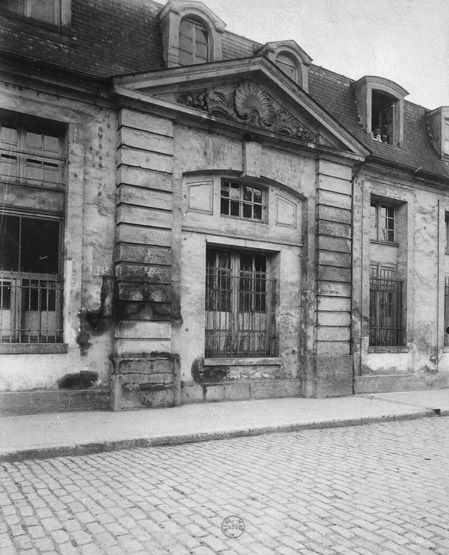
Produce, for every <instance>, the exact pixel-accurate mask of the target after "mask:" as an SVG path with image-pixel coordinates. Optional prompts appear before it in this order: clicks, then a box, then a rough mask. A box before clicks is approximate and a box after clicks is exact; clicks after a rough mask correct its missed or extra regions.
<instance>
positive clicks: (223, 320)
mask: <svg viewBox="0 0 449 555" xmlns="http://www.w3.org/2000/svg"><path fill="white" fill-rule="evenodd" d="M275 309H276V281H275V280H274V279H273V278H272V276H271V273H270V258H269V256H266V255H265V254H259V253H255V252H250V251H238V250H226V249H219V248H209V249H208V250H207V255H206V303H205V310H206V349H205V351H206V352H205V354H206V357H271V356H276V355H277V337H276V319H275Z"/></svg>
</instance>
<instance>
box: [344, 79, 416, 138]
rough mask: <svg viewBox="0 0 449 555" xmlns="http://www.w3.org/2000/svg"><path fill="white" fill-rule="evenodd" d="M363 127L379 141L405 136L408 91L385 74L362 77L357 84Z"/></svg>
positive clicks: (356, 94)
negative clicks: (405, 109)
mask: <svg viewBox="0 0 449 555" xmlns="http://www.w3.org/2000/svg"><path fill="white" fill-rule="evenodd" d="M354 89H355V96H356V99H357V104H358V107H359V112H360V118H361V120H362V125H363V128H364V129H365V130H366V132H367V133H368V135H370V136H371V138H372V139H373V140H374V141H376V142H379V143H385V144H390V145H400V144H402V142H403V140H404V97H405V96H406V95H407V94H408V92H407V91H406V90H405V89H403V88H402V87H400V86H399V85H397V84H396V83H394V82H393V81H390V80H388V79H384V78H383V77H362V78H361V79H359V80H358V81H357V83H355V84H354Z"/></svg>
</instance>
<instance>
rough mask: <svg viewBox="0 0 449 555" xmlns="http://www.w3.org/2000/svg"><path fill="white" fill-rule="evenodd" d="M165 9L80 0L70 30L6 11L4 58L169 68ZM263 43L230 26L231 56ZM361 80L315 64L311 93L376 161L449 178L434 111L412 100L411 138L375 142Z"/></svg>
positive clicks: (67, 65)
mask: <svg viewBox="0 0 449 555" xmlns="http://www.w3.org/2000/svg"><path fill="white" fill-rule="evenodd" d="M206 3H207V0H206ZM163 7H164V6H163V4H160V3H157V2H154V1H153V0H95V2H87V1H86V0H72V20H71V26H70V27H69V28H68V29H62V30H56V29H53V28H51V27H49V26H45V25H44V24H35V23H33V22H32V21H31V20H29V19H27V18H24V17H21V16H19V15H15V14H11V13H8V12H5V11H2V10H1V9H0V30H1V33H0V57H1V58H2V59H3V60H7V59H8V58H9V57H10V58H14V59H16V60H17V59H18V58H19V59H23V60H28V61H29V62H31V63H32V64H33V65H34V67H35V68H36V70H37V69H38V68H39V67H40V66H49V67H53V68H55V69H58V68H60V69H64V70H69V71H71V72H75V73H77V74H79V75H80V77H82V76H85V77H89V76H91V77H93V78H97V79H98V78H102V79H109V78H111V77H113V76H117V75H124V74H131V73H143V72H151V71H155V70H161V69H164V61H163V48H162V33H161V27H160V22H159V18H158V15H159V13H160V12H161V10H162V9H163ZM261 47H262V44H260V43H257V42H254V41H251V40H250V39H247V38H245V37H241V36H239V35H236V34H234V33H232V32H229V31H227V30H225V31H224V32H223V37H222V56H223V60H235V59H239V58H248V57H252V56H255V55H256V52H257V51H258V50H259V49H260V48H261ZM312 54H313V53H312ZM353 84H354V81H353V80H351V79H349V78H347V77H345V76H342V75H338V74H336V73H334V72H332V71H329V70H327V69H324V68H322V67H319V66H317V65H314V64H311V65H310V68H309V95H310V96H311V97H312V98H313V100H314V101H316V102H317V103H318V104H320V105H321V106H322V107H323V108H324V109H325V110H326V111H327V112H329V114H330V115H331V116H333V117H334V118H335V119H336V120H338V121H339V122H340V123H341V125H342V126H344V127H345V128H346V129H347V131H349V132H350V133H351V134H352V135H353V136H354V137H355V138H356V139H357V140H358V141H360V142H361V143H363V144H364V145H365V146H366V147H367V148H368V149H369V150H370V151H371V153H372V158H373V159H374V160H377V161H378V162H382V161H383V162H385V163H388V164H391V165H398V166H406V167H409V168H410V169H417V168H420V171H425V172H428V173H430V174H435V175H437V176H441V177H444V178H448V177H449V169H448V168H447V165H445V164H444V163H443V162H442V161H441V159H440V158H439V156H438V154H437V153H436V151H435V149H434V148H433V146H432V140H431V137H430V134H429V129H428V126H427V120H426V118H427V114H428V113H429V112H430V110H427V109H426V108H424V107H422V106H418V105H416V104H413V103H411V102H408V101H405V104H404V142H403V144H402V145H401V146H393V145H389V144H384V143H380V142H376V141H373V140H372V139H371V137H370V136H369V135H368V134H367V133H366V131H364V129H363V128H362V125H361V121H360V118H359V114H358V109H357V104H356V99H355V94H354V87H353Z"/></svg>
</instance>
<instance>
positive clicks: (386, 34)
mask: <svg viewBox="0 0 449 555" xmlns="http://www.w3.org/2000/svg"><path fill="white" fill-rule="evenodd" d="M203 2H204V3H205V4H206V5H207V6H208V7H209V8H210V9H211V10H212V11H213V12H215V14H216V15H217V16H218V17H220V18H221V19H222V20H223V21H224V22H225V23H226V29H227V30H228V31H231V32H234V33H237V34H239V35H243V36H245V37H248V38H250V39H253V40H255V41H257V42H261V43H263V44H264V43H266V42H270V41H276V40H287V39H293V40H295V41H296V42H297V43H298V44H299V45H300V46H301V48H303V49H304V50H305V51H306V52H307V54H309V56H311V57H312V59H313V63H314V64H316V65H318V66H322V67H325V68H326V69H329V70H331V71H335V72H336V73H340V74H342V75H345V76H347V77H350V78H351V79H355V80H357V79H359V78H360V77H362V76H364V75H378V76H381V77H386V78H388V79H391V80H392V81H395V82H396V83H398V84H399V85H401V86H402V87H404V88H405V89H406V90H407V91H408V92H409V93H410V94H409V95H408V96H407V97H406V99H407V100H409V101H411V102H415V103H416V104H420V105H422V106H425V107H426V108H430V109H434V108H437V107H439V106H449V0H203Z"/></svg>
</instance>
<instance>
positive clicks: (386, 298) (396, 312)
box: [369, 277, 405, 347]
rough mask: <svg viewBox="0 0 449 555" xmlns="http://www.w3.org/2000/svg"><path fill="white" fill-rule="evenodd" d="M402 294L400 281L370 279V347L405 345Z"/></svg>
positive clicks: (383, 278)
mask: <svg viewBox="0 0 449 555" xmlns="http://www.w3.org/2000/svg"><path fill="white" fill-rule="evenodd" d="M402 292H403V282H402V281H400V280H397V279H392V278H385V277H371V278H370V330H369V343H370V345H372V346H377V347H381V346H402V345H404V340H405V330H404V326H403V315H402V310H403V309H402Z"/></svg>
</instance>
